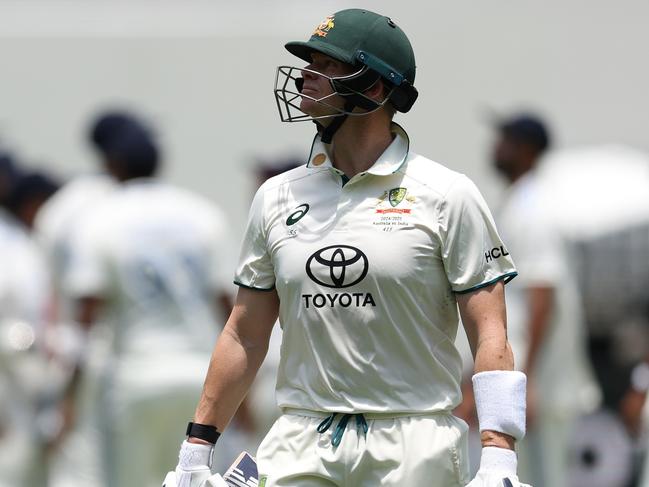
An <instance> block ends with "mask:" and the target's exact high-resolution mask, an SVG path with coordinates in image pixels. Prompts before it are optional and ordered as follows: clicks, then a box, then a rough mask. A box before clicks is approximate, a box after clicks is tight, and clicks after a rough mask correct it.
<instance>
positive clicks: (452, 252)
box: [440, 176, 517, 293]
mask: <svg viewBox="0 0 649 487" xmlns="http://www.w3.org/2000/svg"><path fill="white" fill-rule="evenodd" d="M440 236H441V246H442V248H441V254H442V260H443V262H444V268H445V270H446V275H447V278H448V281H449V283H450V285H451V289H453V291H455V292H457V293H466V292H470V291H473V290H476V289H479V288H481V287H484V286H488V285H490V284H493V283H494V282H496V281H498V280H500V279H503V280H504V281H505V282H508V281H510V280H511V279H513V278H514V277H515V276H516V274H517V273H516V268H515V266H514V262H513V260H512V257H511V255H509V252H508V251H507V246H506V245H505V244H504V243H503V241H502V239H501V238H500V236H499V235H498V231H497V230H496V225H495V223H494V220H493V217H492V215H491V212H490V211H489V208H488V207H487V203H486V202H485V201H484V198H483V197H482V195H481V194H480V192H479V191H478V188H477V187H476V186H475V184H473V182H472V181H470V180H469V179H468V178H467V177H466V176H460V177H459V178H458V179H456V180H455V181H454V183H453V185H452V186H451V188H450V189H449V191H448V192H447V194H446V196H445V198H444V201H443V203H442V206H441V211H440Z"/></svg>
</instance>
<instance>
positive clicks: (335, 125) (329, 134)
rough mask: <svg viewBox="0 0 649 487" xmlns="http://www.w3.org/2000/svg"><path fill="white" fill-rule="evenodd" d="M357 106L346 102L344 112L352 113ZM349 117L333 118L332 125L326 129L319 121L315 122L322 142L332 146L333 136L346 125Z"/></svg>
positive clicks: (345, 115) (348, 101)
mask: <svg viewBox="0 0 649 487" xmlns="http://www.w3.org/2000/svg"><path fill="white" fill-rule="evenodd" d="M355 106H356V104H355V103H354V102H352V101H351V100H345V106H344V108H343V110H344V111H346V112H351V111H352V110H353V109H354V107H355ZM348 116H349V115H347V114H344V115H340V116H338V117H332V120H331V123H330V124H329V125H327V126H326V127H325V126H324V125H323V124H322V123H320V122H318V121H317V120H314V122H315V124H316V125H317V127H318V132H320V140H322V142H323V143H325V144H331V140H332V139H333V136H334V135H335V133H336V132H337V131H338V129H339V128H340V127H341V126H342V124H343V123H345V120H347V117H348Z"/></svg>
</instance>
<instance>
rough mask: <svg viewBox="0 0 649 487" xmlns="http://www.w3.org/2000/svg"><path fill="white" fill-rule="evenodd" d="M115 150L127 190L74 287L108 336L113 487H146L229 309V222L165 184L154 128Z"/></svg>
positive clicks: (102, 408)
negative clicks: (219, 316) (158, 178)
mask: <svg viewBox="0 0 649 487" xmlns="http://www.w3.org/2000/svg"><path fill="white" fill-rule="evenodd" d="M106 153H107V155H108V159H107V163H108V164H107V167H108V170H109V171H110V173H111V174H112V176H113V177H114V178H115V179H116V180H118V181H119V182H120V186H119V188H117V189H116V190H115V191H113V192H112V193H111V194H110V195H109V196H108V197H107V198H105V199H104V200H103V201H102V202H101V203H100V204H98V205H97V206H96V207H95V208H94V209H93V211H92V212H91V213H88V214H86V215H85V216H84V218H83V219H82V221H81V222H80V224H79V228H78V230H77V231H76V232H75V236H74V238H73V242H72V247H71V249H72V252H71V255H70V262H69V270H68V272H67V273H66V276H65V282H64V287H65V289H66V292H67V293H68V294H69V295H70V296H74V297H76V298H77V304H78V306H77V320H78V322H79V323H80V324H81V325H82V326H84V327H86V328H87V329H90V331H91V332H95V333H101V334H104V336H108V337H109V338H108V340H109V343H110V348H109V350H104V353H106V354H107V361H106V363H105V366H102V367H98V368H95V369H94V370H92V368H91V371H90V372H89V374H90V375H91V376H94V378H93V379H94V381H96V383H97V382H98V383H99V387H97V386H96V383H95V390H94V392H95V393H96V394H97V397H96V398H95V400H94V401H93V404H94V407H96V408H98V409H99V410H98V411H96V412H97V413H98V414H97V415H96V417H98V418H99V419H100V421H101V424H100V430H101V440H100V441H101V445H100V446H101V448H102V464H103V467H104V475H105V480H104V484H103V485H108V486H120V487H127V486H137V487H143V486H148V485H157V484H159V473H160V469H161V468H163V467H161V466H160V465H166V464H168V463H169V462H170V461H173V459H174V458H175V453H176V449H175V447H174V442H173V441H171V440H170V438H173V437H174V436H176V437H177V435H178V434H179V433H180V431H175V432H172V431H171V430H170V429H169V428H168V424H169V422H170V421H171V419H172V418H175V417H176V416H177V414H179V413H180V412H181V411H184V412H186V413H189V412H190V411H191V410H192V405H193V404H195V401H196V398H197V396H198V394H199V393H200V388H201V385H202V376H203V375H204V372H205V368H206V357H209V353H210V350H211V348H212V345H213V341H214V337H215V336H216V332H217V326H216V324H217V323H218V320H217V319H216V316H215V311H216V310H215V308H219V312H221V313H223V315H227V313H228V312H229V310H230V298H229V295H230V287H231V286H232V285H231V280H230V276H231V272H232V268H231V259H230V253H229V251H228V245H227V237H228V227H227V223H226V219H225V216H224V214H223V213H222V212H221V211H220V210H218V209H217V208H215V206H214V205H212V204H211V203H209V202H208V201H207V200H206V199H203V198H201V197H199V196H197V195H194V194H192V193H190V192H188V191H184V190H181V189H178V188H174V187H172V186H170V185H168V184H165V183H162V182H158V181H156V180H155V179H154V176H155V174H156V172H157V170H158V166H159V155H158V148H157V146H156V144H155V141H154V139H153V137H152V135H151V134H150V133H149V132H148V131H147V130H146V129H144V127H142V126H140V125H137V124H132V125H130V126H128V127H127V128H125V129H124V130H122V131H120V133H119V134H118V136H117V137H115V138H113V140H112V141H111V143H110V146H109V147H108V148H107V151H106ZM104 343H106V342H104ZM94 352H95V350H93V349H92V348H90V349H89V351H88V355H91V354H92V353H94ZM92 358H93V357H91V356H88V357H87V359H88V360H90V361H91V360H92ZM85 382H86V383H88V382H92V380H90V379H89V380H87V381H85ZM181 414H182V413H181ZM81 420H82V418H81ZM132 435H136V436H138V437H139V438H141V439H142V441H143V442H144V444H145V445H146V447H142V445H141V444H138V443H135V442H133V441H132Z"/></svg>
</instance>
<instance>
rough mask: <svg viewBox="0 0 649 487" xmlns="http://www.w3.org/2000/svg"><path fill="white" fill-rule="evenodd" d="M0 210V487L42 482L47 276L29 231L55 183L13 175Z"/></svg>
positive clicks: (46, 390)
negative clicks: (34, 217)
mask: <svg viewBox="0 0 649 487" xmlns="http://www.w3.org/2000/svg"><path fill="white" fill-rule="evenodd" d="M16 176H17V178H16V179H15V180H14V181H13V182H12V183H11V184H10V186H11V188H10V191H9V194H8V195H6V196H7V197H3V198H1V199H2V204H3V205H6V208H7V209H8V210H5V208H4V207H3V208H0V269H2V271H1V272H0V472H1V474H0V486H3V487H4V486H11V487H30V486H32V485H41V484H42V483H43V482H44V475H45V473H44V462H43V460H42V458H41V455H40V453H41V450H40V445H41V442H42V440H43V437H44V436H47V435H48V434H49V432H50V431H51V428H50V427H51V426H52V425H51V424H50V423H48V421H47V419H48V417H47V416H46V415H44V414H43V408H42V406H43V403H44V400H45V398H46V397H47V394H48V393H50V392H51V391H50V384H49V383H48V380H47V375H46V373H45V372H46V368H47V362H46V355H45V350H44V330H45V326H46V323H47V318H48V307H49V302H50V301H49V298H50V293H49V278H48V274H47V268H46V265H45V261H44V258H43V256H42V254H41V251H40V249H39V247H38V246H37V245H36V244H35V242H34V241H33V239H32V238H31V235H30V233H29V229H30V228H29V227H30V225H31V222H32V219H33V214H34V212H35V211H36V209H37V208H38V206H39V205H40V204H41V203H42V201H43V200H44V199H46V198H47V197H48V196H49V195H50V194H52V192H54V191H55V190H56V185H55V184H54V182H53V181H52V180H51V179H49V178H47V177H45V176H44V175H41V174H36V173H31V174H20V175H18V174H16Z"/></svg>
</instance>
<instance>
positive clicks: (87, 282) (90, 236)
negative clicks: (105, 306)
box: [63, 218, 110, 298]
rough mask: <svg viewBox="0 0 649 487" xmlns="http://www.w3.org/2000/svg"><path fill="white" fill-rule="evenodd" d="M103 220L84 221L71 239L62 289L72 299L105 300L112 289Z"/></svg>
mask: <svg viewBox="0 0 649 487" xmlns="http://www.w3.org/2000/svg"><path fill="white" fill-rule="evenodd" d="M97 221H102V220H101V219H98V220H93V219H91V218H84V219H82V220H81V222H80V224H79V226H78V227H77V229H75V231H73V232H72V235H71V236H70V237H71V238H70V255H69V265H68V266H67V268H66V271H65V275H64V276H63V286H64V289H65V291H66V293H67V294H69V295H70V296H71V297H73V298H82V297H88V296H106V295H107V294H108V293H109V287H110V271H109V265H108V259H107V257H106V255H105V250H104V244H105V242H106V241H105V239H104V236H103V233H102V232H101V227H100V226H99V225H97V224H96V222H97Z"/></svg>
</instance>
